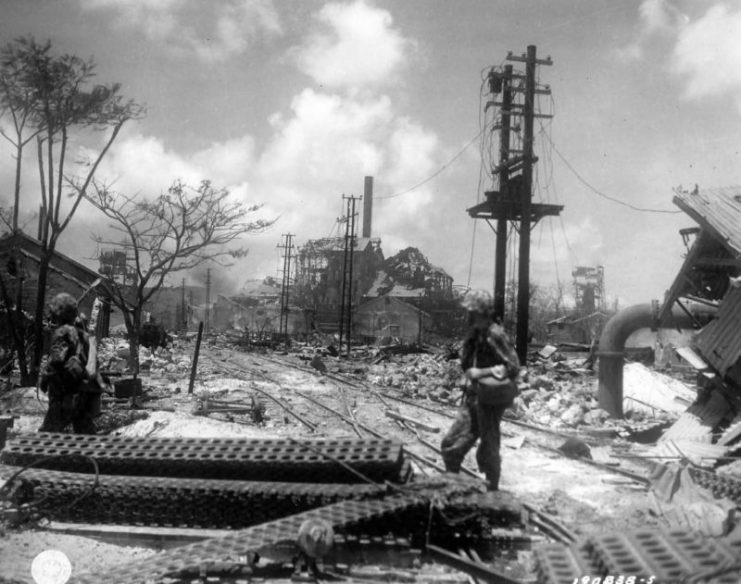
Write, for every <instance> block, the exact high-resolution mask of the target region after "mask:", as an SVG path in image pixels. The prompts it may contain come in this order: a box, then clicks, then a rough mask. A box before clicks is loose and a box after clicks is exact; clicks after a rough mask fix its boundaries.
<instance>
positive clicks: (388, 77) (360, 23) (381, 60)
mask: <svg viewBox="0 0 741 584" xmlns="http://www.w3.org/2000/svg"><path fill="white" fill-rule="evenodd" d="M317 20H318V22H319V24H320V27H321V30H319V31H316V32H314V33H313V34H311V35H310V36H309V38H308V40H307V41H306V42H305V43H304V44H303V45H302V46H301V47H299V48H297V49H295V50H294V52H293V58H294V61H295V62H296V63H297V64H298V66H299V67H300V69H301V70H302V71H303V72H304V73H306V74H307V75H309V76H310V77H311V78H312V79H314V81H316V82H317V83H319V84H321V85H324V86H326V87H329V88H362V87H377V86H383V85H390V84H393V83H395V82H397V81H398V78H397V75H398V73H399V72H400V71H401V70H402V69H403V68H404V66H405V65H406V64H407V62H408V57H409V52H410V50H411V49H412V47H413V46H414V43H413V42H412V41H411V40H409V39H406V38H404V37H403V36H402V35H401V34H400V33H399V32H398V31H397V30H395V29H394V28H393V19H392V17H391V14H390V13H389V12H388V11H386V10H382V9H380V8H376V7H374V6H372V5H370V4H368V3H367V2H365V1H364V0H357V1H356V2H353V3H352V4H340V3H334V2H333V3H329V4H327V5H325V6H324V7H323V8H322V10H321V11H320V12H319V14H318V16H317Z"/></svg>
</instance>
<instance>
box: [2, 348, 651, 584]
mask: <svg viewBox="0 0 741 584" xmlns="http://www.w3.org/2000/svg"><path fill="white" fill-rule="evenodd" d="M190 348H191V346H190V345H189V344H182V345H181V347H180V349H179V350H180V354H181V356H182V355H187V354H189V353H188V351H189V350H190ZM168 359H169V362H176V363H177V360H176V359H175V358H172V356H169V357H168V358H166V359H163V360H162V361H163V362H164V361H168ZM325 361H326V362H327V363H331V360H330V359H325ZM169 362H168V364H169ZM160 365H162V363H160ZM188 366H189V365H188ZM185 371H189V369H184V364H183V362H180V363H179V364H178V365H177V367H175V368H172V367H167V364H165V365H164V366H162V367H156V366H155V367H152V369H151V371H150V373H148V374H145V375H144V376H143V382H144V387H145V390H146V394H145V399H143V400H142V401H141V403H140V404H139V407H138V408H137V409H131V405H130V403H129V401H118V402H117V401H115V400H113V399H112V398H111V399H107V400H106V404H105V405H106V413H105V414H104V415H103V417H102V418H101V419H100V420H99V421H100V422H101V424H102V425H104V426H107V427H109V428H110V427H113V426H120V427H118V428H117V429H116V430H114V433H116V434H121V435H127V436H153V437H154V436H158V437H208V436H214V437H263V438H269V437H286V436H290V437H291V438H294V439H302V438H306V439H315V438H322V437H356V436H357V434H356V433H355V430H354V429H353V427H352V426H351V425H350V424H348V423H346V422H345V421H343V420H341V419H340V418H339V417H337V416H336V415H335V414H333V413H331V412H328V411H326V410H324V409H322V408H321V407H319V406H317V405H315V404H313V403H311V402H310V401H307V400H306V399H304V398H303V397H301V396H299V394H298V393H297V392H301V393H303V394H304V395H308V396H310V397H312V398H314V399H316V400H318V401H320V402H321V403H323V404H326V405H328V406H330V407H333V408H335V409H337V410H338V411H340V412H341V413H343V414H345V415H349V414H350V413H352V415H354V416H355V418H356V420H357V422H358V424H359V425H364V426H366V427H369V428H371V429H373V430H375V431H377V432H379V433H380V434H382V435H383V436H384V437H388V438H393V439H396V440H399V441H401V442H403V443H404V446H405V449H406V450H407V451H409V452H412V453H414V454H416V455H418V456H420V457H423V458H424V459H427V460H429V461H431V462H434V463H437V464H438V465H441V464H442V462H441V460H440V459H439V456H438V455H437V454H436V453H435V452H434V451H432V450H431V449H430V448H428V447H427V446H425V445H424V444H423V443H422V442H421V441H419V440H418V439H417V436H415V434H414V433H413V432H411V431H409V430H408V429H406V428H403V427H401V426H400V425H399V424H398V423H396V422H395V421H394V420H393V419H391V418H390V417H388V415H387V412H388V411H389V410H392V411H395V412H396V413H398V414H401V415H404V416H407V417H410V418H413V419H415V420H417V421H419V422H421V423H423V424H424V425H425V426H428V427H429V429H428V430H419V437H420V438H422V439H423V440H425V441H427V442H429V443H431V444H433V445H439V442H440V440H441V437H442V436H443V435H444V433H445V431H446V429H447V427H448V426H449V425H450V423H451V419H450V418H449V417H447V416H445V415H443V414H442V413H448V414H453V413H454V411H455V407H454V406H453V405H444V404H441V403H438V402H435V401H430V400H418V403H420V404H422V405H425V406H428V407H430V408H432V409H436V410H438V411H440V412H442V413H435V412H433V411H428V410H425V409H420V408H418V407H415V406H413V405H408V404H405V403H401V402H398V401H393V400H391V399H388V398H384V397H383V395H384V394H385V395H393V394H394V389H393V388H389V387H384V386H378V385H372V384H369V383H368V382H367V381H364V382H363V383H364V384H365V385H364V386H363V387H360V386H358V385H355V386H353V385H347V384H343V383H341V382H340V381H338V380H337V379H335V378H334V377H332V376H328V375H326V374H322V373H319V372H318V371H315V370H312V369H311V368H309V367H307V363H306V361H305V360H302V359H300V358H298V357H297V356H296V355H295V354H281V353H280V352H269V353H261V352H249V353H245V352H243V351H240V350H237V349H235V348H230V347H228V346H225V345H224V344H223V343H221V344H216V343H206V344H205V345H204V346H203V347H202V348H201V358H200V361H199V375H198V377H197V382H196V385H195V390H194V392H193V394H190V395H189V394H188V393H187V383H188V382H187V379H186V377H185V374H184V372H185ZM362 377H363V375H362V373H361V374H360V375H359V376H358V377H356V378H357V379H359V380H361V381H362V379H361V378H362ZM260 389H262V390H264V391H266V392H269V393H271V394H273V395H275V396H276V397H278V398H279V399H281V400H283V401H285V402H286V403H288V404H290V406H291V407H292V408H293V409H294V410H295V412H296V413H297V414H298V415H299V416H301V417H303V418H305V419H307V420H310V421H311V423H312V424H314V425H316V427H317V428H318V431H317V432H312V431H310V430H309V428H308V427H307V426H305V425H304V424H302V423H301V422H299V421H298V420H297V419H296V418H295V417H293V416H291V415H289V414H287V413H286V412H285V411H284V410H282V409H281V408H280V407H278V405H277V404H275V403H274V402H272V401H270V400H269V399H264V400H263V401H264V404H265V406H266V410H265V411H266V419H265V420H264V421H263V422H262V423H261V424H256V423H254V422H253V421H252V420H251V419H250V417H249V416H247V415H225V414H216V413H214V414H210V415H194V410H196V409H197V408H198V406H199V400H201V402H200V403H202V400H203V399H204V398H206V397H210V398H211V399H217V398H218V399H219V400H223V401H230V402H238V403H242V404H245V403H246V404H249V403H250V400H251V399H252V398H253V396H256V395H258V396H259V392H258V391H257V390H260ZM397 393H398V392H397ZM13 395H14V397H13V398H12V399H11V398H9V397H8V396H7V395H6V396H5V399H4V401H3V403H2V407H3V409H4V410H6V411H7V410H11V411H13V412H15V413H17V414H19V417H18V418H17V419H16V420H15V425H14V427H13V428H12V429H11V430H10V432H9V437H10V438H12V436H13V434H15V433H21V432H22V433H25V432H31V431H34V430H35V429H36V428H37V427H38V425H39V424H40V421H41V417H42V415H43V412H44V409H45V406H44V403H43V396H40V398H37V396H36V393H35V392H34V391H33V390H27V391H25V392H17V391H16V392H15V393H14V394H13ZM379 396H380V397H379ZM263 397H264V396H263ZM502 430H503V433H504V445H503V448H502V454H503V472H502V483H501V488H502V489H503V490H505V491H509V492H511V493H513V494H514V495H515V496H516V497H517V498H518V499H519V500H521V501H522V502H524V503H528V504H530V505H532V506H534V507H535V508H537V509H539V510H542V511H544V512H547V513H550V514H551V515H553V516H554V517H556V518H557V519H559V520H560V521H561V522H562V523H563V524H565V525H566V526H567V527H569V528H570V529H571V530H572V531H573V532H575V533H577V534H579V535H589V534H595V533H602V532H606V531H611V530H627V529H634V528H637V527H642V526H652V525H657V524H658V521H659V520H658V519H657V518H656V517H654V516H652V514H651V513H650V506H649V501H648V497H647V491H646V489H645V487H643V486H642V485H640V484H639V483H637V482H636V481H634V480H631V479H630V478H627V477H625V476H622V475H621V474H618V473H616V472H614V471H613V470H611V468H597V467H595V466H593V465H589V464H587V463H585V462H583V461H581V460H576V459H572V458H569V457H567V456H564V455H563V454H561V453H560V452H557V451H556V450H555V449H556V448H557V447H558V446H560V445H561V444H562V443H563V442H564V440H565V436H562V435H557V434H552V433H546V432H541V431H536V430H533V429H530V428H526V427H523V426H522V425H516V424H514V423H511V422H506V421H505V422H504V423H503V426H502ZM359 432H360V434H361V435H363V436H367V435H368V434H367V433H366V432H364V431H363V430H362V429H360V430H359ZM583 437H584V439H585V440H586V441H587V442H588V443H589V445H590V448H591V455H592V458H593V459H594V460H595V461H598V462H603V463H605V464H607V465H610V466H611V467H612V468H619V469H623V470H625V471H630V472H634V473H636V474H639V475H643V476H645V475H646V473H647V471H648V468H647V467H646V466H645V465H644V464H642V463H641V459H626V458H620V459H618V458H616V457H615V455H616V454H620V453H624V452H625V451H626V448H628V449H629V448H631V447H630V446H628V445H626V444H625V443H624V442H621V441H615V440H614V439H612V438H609V439H608V438H604V437H603V438H599V437H594V436H590V435H584V436H583ZM466 466H467V467H468V468H469V469H472V470H474V471H475V470H476V464H475V460H474V453H473V452H471V453H470V454H469V456H468V457H467V460H466ZM414 467H415V471H416V474H417V475H425V474H429V475H434V474H436V471H435V470H432V469H430V468H428V467H426V466H425V465H424V464H420V463H417V462H415V463H414ZM479 476H481V475H479ZM46 549H59V550H61V551H63V552H64V553H65V554H66V555H67V556H68V557H69V558H70V561H71V563H72V567H73V574H74V573H81V572H86V571H88V570H93V569H102V568H106V567H112V566H115V565H118V564H121V563H125V562H129V561H135V560H136V559H138V558H142V557H145V556H148V555H151V554H153V553H156V552H157V550H156V549H153V548H152V547H146V546H133V547H132V546H129V545H126V546H124V545H114V544H110V543H102V542H99V541H96V540H94V539H91V538H88V537H80V536H74V535H66V534H59V533H53V532H50V531H45V530H43V529H34V530H28V529H26V530H16V529H11V528H8V529H5V530H4V532H3V533H2V538H0V565H1V566H2V567H3V568H2V574H3V578H5V580H6V581H18V582H33V579H32V578H31V575H30V565H31V561H32V560H33V558H34V557H35V556H36V555H37V554H38V553H40V552H41V551H43V550H46ZM430 574H432V572H431V573H430ZM446 578H447V579H448V580H447V581H463V582H465V581H468V580H467V578H465V577H464V578H463V579H462V580H461V579H460V578H461V575H460V573H458V574H455V573H452V572H450V570H448V569H447V568H444V569H441V570H438V571H437V572H435V578H433V577H432V576H430V581H433V580H435V581H446ZM456 578H457V580H456Z"/></svg>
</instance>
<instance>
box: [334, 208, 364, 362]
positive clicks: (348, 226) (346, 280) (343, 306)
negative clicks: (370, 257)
mask: <svg viewBox="0 0 741 584" xmlns="http://www.w3.org/2000/svg"><path fill="white" fill-rule="evenodd" d="M361 198H362V197H355V196H353V195H350V196H349V197H346V196H345V195H342V200H343V201H344V200H346V201H347V215H346V217H345V246H344V255H343V260H342V286H341V290H340V346H339V352H340V353H342V339H343V337H344V338H346V339H347V355H348V357H349V356H350V338H351V333H352V296H353V294H352V292H353V286H352V267H353V255H354V254H353V249H354V247H355V217H356V216H357V213H356V212H355V203H356V201H358V200H360V199H361ZM345 326H347V335H346V336H345Z"/></svg>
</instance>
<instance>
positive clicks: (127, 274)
mask: <svg viewBox="0 0 741 584" xmlns="http://www.w3.org/2000/svg"><path fill="white" fill-rule="evenodd" d="M98 272H99V273H100V274H102V275H103V276H107V277H108V278H110V279H111V280H113V281H114V282H116V283H117V284H119V285H121V286H134V285H136V283H137V276H136V269H135V268H134V266H132V265H131V262H130V258H129V257H128V255H127V254H126V250H125V249H107V250H101V251H100V253H99V254H98Z"/></svg>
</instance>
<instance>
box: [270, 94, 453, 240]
mask: <svg viewBox="0 0 741 584" xmlns="http://www.w3.org/2000/svg"><path fill="white" fill-rule="evenodd" d="M272 125H273V129H274V137H273V139H272V141H271V142H270V144H268V146H267V147H266V149H265V150H264V152H263V154H262V156H261V157H260V159H259V161H258V162H257V169H256V177H255V183H256V184H255V190H256V192H257V196H258V198H261V199H264V200H268V197H267V196H266V195H268V193H269V200H270V207H271V209H274V210H276V211H277V210H278V207H277V206H276V205H283V206H284V209H283V213H284V220H285V221H286V222H287V223H288V224H290V225H296V227H300V228H301V230H302V231H303V232H304V234H305V237H324V236H326V235H327V233H328V232H329V230H330V228H331V221H332V220H333V219H334V218H335V217H336V216H337V215H338V214H339V212H340V204H341V195H342V194H346V195H350V194H354V195H356V196H359V195H361V194H362V185H363V177H364V176H368V175H371V176H375V177H376V181H375V184H376V191H377V192H378V193H381V192H383V193H386V194H388V193H390V192H392V191H394V192H396V191H398V190H401V189H403V188H405V187H409V186H411V185H413V184H416V183H417V182H419V181H421V180H423V179H424V178H425V177H426V176H427V175H428V174H429V172H430V171H431V170H432V169H433V168H436V167H437V165H438V164H439V161H438V160H437V158H438V157H439V156H440V155H441V154H442V153H441V152H440V148H439V144H438V139H437V137H436V135H435V134H433V133H432V132H430V131H429V130H426V129H424V128H422V127H421V126H420V125H418V124H416V123H414V122H413V121H412V120H410V119H408V118H406V117H404V116H400V115H398V113H397V112H396V111H395V109H394V107H393V104H392V102H391V100H390V99H389V98H388V97H386V96H378V97H373V98H371V97H366V98H364V99H358V98H355V99H350V98H343V97H341V96H339V95H335V94H327V93H322V92H316V91H314V90H311V89H306V90H304V91H303V92H301V93H300V94H299V95H297V96H296V97H295V98H294V100H293V102H292V104H291V115H290V116H289V117H287V118H286V117H283V116H282V115H276V116H274V117H273V118H272ZM427 197H428V194H427V193H426V192H425V191H424V190H420V191H419V192H415V193H414V195H410V196H407V197H401V198H399V199H398V200H395V201H394V204H393V213H389V214H388V215H386V216H384V215H380V214H379V213H381V212H382V210H383V208H384V207H383V206H378V205H377V206H376V209H377V213H376V215H377V221H376V220H375V219H374V224H375V225H377V226H378V228H379V230H383V231H384V232H390V231H391V230H392V228H395V227H397V226H398V225H399V224H400V223H401V222H403V221H405V220H408V219H409V213H411V212H412V211H414V210H416V209H418V208H419V207H420V206H422V205H423V204H424V203H425V202H426V201H427ZM296 202H298V204H296ZM389 207H390V206H389V205H387V206H385V208H386V209H389ZM296 227H292V228H296ZM317 227H319V228H318V229H317ZM379 233H380V231H379Z"/></svg>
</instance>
